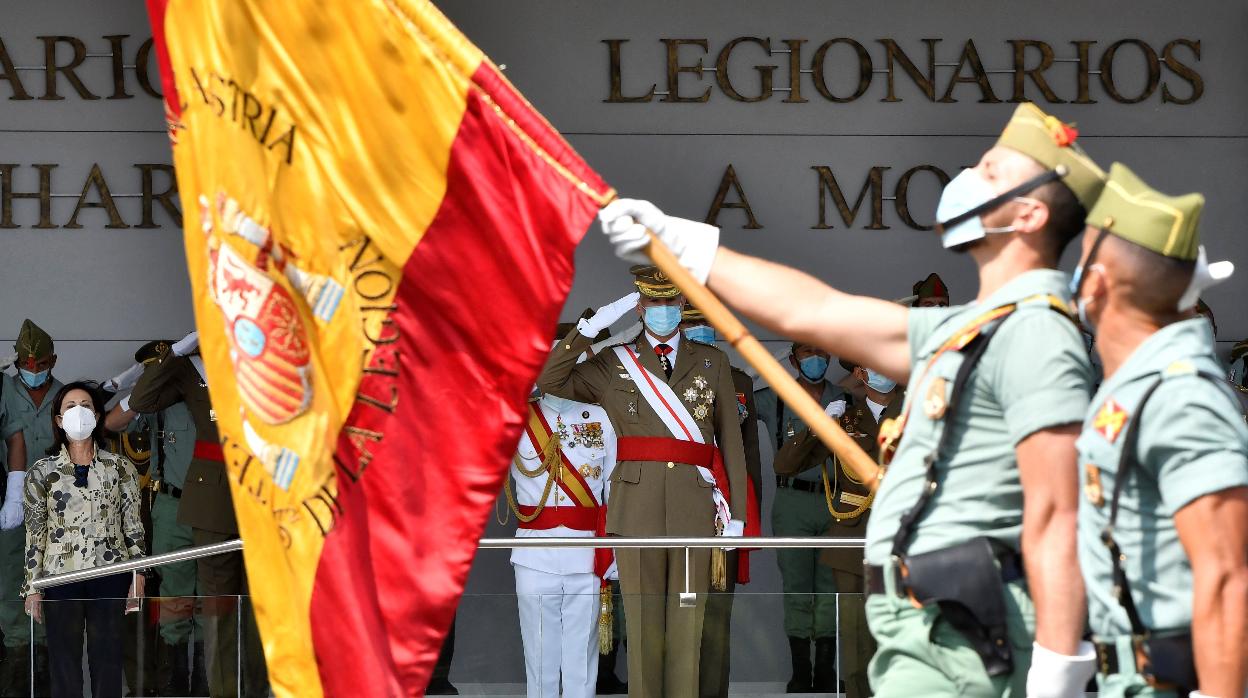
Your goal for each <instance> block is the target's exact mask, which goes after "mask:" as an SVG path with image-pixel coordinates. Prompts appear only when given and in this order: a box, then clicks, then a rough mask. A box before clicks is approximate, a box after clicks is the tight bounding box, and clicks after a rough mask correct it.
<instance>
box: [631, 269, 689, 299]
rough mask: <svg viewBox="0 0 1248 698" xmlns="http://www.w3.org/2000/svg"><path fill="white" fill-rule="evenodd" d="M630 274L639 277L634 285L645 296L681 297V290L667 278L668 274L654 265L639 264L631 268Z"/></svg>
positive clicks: (634, 280)
mask: <svg viewBox="0 0 1248 698" xmlns="http://www.w3.org/2000/svg"><path fill="white" fill-rule="evenodd" d="M628 272H629V273H630V274H632V275H633V276H635V277H637V278H636V279H633V283H634V284H636V285H637V290H638V291H641V295H643V296H649V297H651V298H675V297H676V296H679V295H680V289H679V288H677V287H676V285H675V284H673V283H672V280H671V279H669V278H667V274H664V273H663V270H662V269H659V268H658V267H656V266H654V265H653V264H638V265H636V266H633V267H631V268H630V269H629V270H628Z"/></svg>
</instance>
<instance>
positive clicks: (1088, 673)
mask: <svg viewBox="0 0 1248 698" xmlns="http://www.w3.org/2000/svg"><path fill="white" fill-rule="evenodd" d="M1095 673H1096V648H1095V647H1093V646H1092V643H1091V642H1080V643H1079V648H1078V649H1077V650H1076V651H1075V655H1074V656H1070V657H1068V656H1066V655H1064V654H1058V653H1057V652H1054V651H1053V650H1050V649H1046V648H1044V647H1041V646H1040V645H1038V644H1036V643H1032V650H1031V669H1029V670H1028V671H1027V698H1076V697H1078V698H1083V689H1084V688H1086V687H1087V685H1088V681H1089V680H1090V679H1091V678H1092V675H1093V674H1095Z"/></svg>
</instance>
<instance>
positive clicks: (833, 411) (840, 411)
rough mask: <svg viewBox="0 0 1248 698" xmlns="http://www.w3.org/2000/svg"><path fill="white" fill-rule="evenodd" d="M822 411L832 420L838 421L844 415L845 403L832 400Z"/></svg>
mask: <svg viewBox="0 0 1248 698" xmlns="http://www.w3.org/2000/svg"><path fill="white" fill-rule="evenodd" d="M823 411H824V413H825V414H827V415H828V416H829V417H831V418H832V419H840V418H841V417H842V416H843V415H844V414H845V401H844V400H833V401H832V402H829V403H828V406H827V407H825V408H823Z"/></svg>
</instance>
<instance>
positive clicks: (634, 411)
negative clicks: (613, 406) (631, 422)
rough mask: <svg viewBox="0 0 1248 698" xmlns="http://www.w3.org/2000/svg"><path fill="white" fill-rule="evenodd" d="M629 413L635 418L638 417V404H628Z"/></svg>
mask: <svg viewBox="0 0 1248 698" xmlns="http://www.w3.org/2000/svg"><path fill="white" fill-rule="evenodd" d="M628 413H629V414H631V415H633V416H634V417H636V416H637V403H635V402H630V403H628Z"/></svg>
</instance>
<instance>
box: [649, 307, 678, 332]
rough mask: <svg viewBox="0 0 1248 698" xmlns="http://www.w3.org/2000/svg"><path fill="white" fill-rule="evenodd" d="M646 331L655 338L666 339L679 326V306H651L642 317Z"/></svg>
mask: <svg viewBox="0 0 1248 698" xmlns="http://www.w3.org/2000/svg"><path fill="white" fill-rule="evenodd" d="M643 320H644V322H645V323H646V329H647V330H650V334H653V335H655V336H656V337H666V336H667V335H669V334H671V333H673V332H675V331H676V328H677V327H678V326H679V325H680V306H678V305H652V306H650V307H649V308H646V314H645V316H644V317H643Z"/></svg>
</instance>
